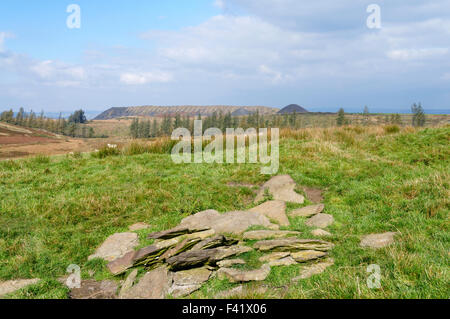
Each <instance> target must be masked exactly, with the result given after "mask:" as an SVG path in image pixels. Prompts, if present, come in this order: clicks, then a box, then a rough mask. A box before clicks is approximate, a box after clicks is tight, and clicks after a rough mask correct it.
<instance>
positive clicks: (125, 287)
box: [119, 269, 138, 299]
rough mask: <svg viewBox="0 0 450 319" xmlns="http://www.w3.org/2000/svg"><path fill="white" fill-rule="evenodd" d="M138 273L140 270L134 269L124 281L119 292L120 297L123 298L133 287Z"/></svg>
mask: <svg viewBox="0 0 450 319" xmlns="http://www.w3.org/2000/svg"><path fill="white" fill-rule="evenodd" d="M137 274H138V270H137V269H134V270H133V271H132V272H131V273H130V274H129V275H128V277H127V279H125V282H124V283H123V285H122V287H121V288H120V292H119V299H123V297H124V295H125V293H126V292H127V291H128V290H130V289H131V287H133V284H134V281H135V280H136V277H137Z"/></svg>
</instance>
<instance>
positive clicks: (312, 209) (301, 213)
mask: <svg viewBox="0 0 450 319" xmlns="http://www.w3.org/2000/svg"><path fill="white" fill-rule="evenodd" d="M324 208H325V205H323V204H319V205H312V206H306V207H303V208H299V209H296V210H293V211H291V212H289V216H290V217H311V216H314V215H317V214H320V213H321V212H323V210H324Z"/></svg>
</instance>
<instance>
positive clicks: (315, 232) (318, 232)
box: [311, 228, 332, 237]
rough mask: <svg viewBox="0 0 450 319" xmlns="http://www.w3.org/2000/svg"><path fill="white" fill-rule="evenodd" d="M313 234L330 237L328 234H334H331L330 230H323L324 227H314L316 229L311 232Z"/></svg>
mask: <svg viewBox="0 0 450 319" xmlns="http://www.w3.org/2000/svg"><path fill="white" fill-rule="evenodd" d="M311 234H312V235H313V236H316V237H328V236H332V234H331V233H330V232H327V231H326V230H323V229H320V228H317V229H314V230H313V231H312V232H311Z"/></svg>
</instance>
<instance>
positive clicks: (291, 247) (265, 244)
mask: <svg viewBox="0 0 450 319" xmlns="http://www.w3.org/2000/svg"><path fill="white" fill-rule="evenodd" d="M253 247H254V248H255V249H258V250H260V251H272V252H286V251H289V252H295V251H299V250H318V251H329V250H330V249H332V248H333V247H334V245H333V244H332V243H329V242H326V241H323V240H319V239H297V238H286V239H274V240H262V241H258V242H257V243H255V244H254V245H253Z"/></svg>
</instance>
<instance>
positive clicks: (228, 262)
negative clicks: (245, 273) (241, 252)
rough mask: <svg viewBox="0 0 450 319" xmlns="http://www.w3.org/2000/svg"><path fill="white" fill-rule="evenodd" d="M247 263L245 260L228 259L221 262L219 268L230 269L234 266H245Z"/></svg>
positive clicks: (218, 264)
mask: <svg viewBox="0 0 450 319" xmlns="http://www.w3.org/2000/svg"><path fill="white" fill-rule="evenodd" d="M244 264H245V261H244V260H243V259H226V260H221V261H219V262H218V263H217V266H219V267H221V268H230V267H231V266H234V265H244Z"/></svg>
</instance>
